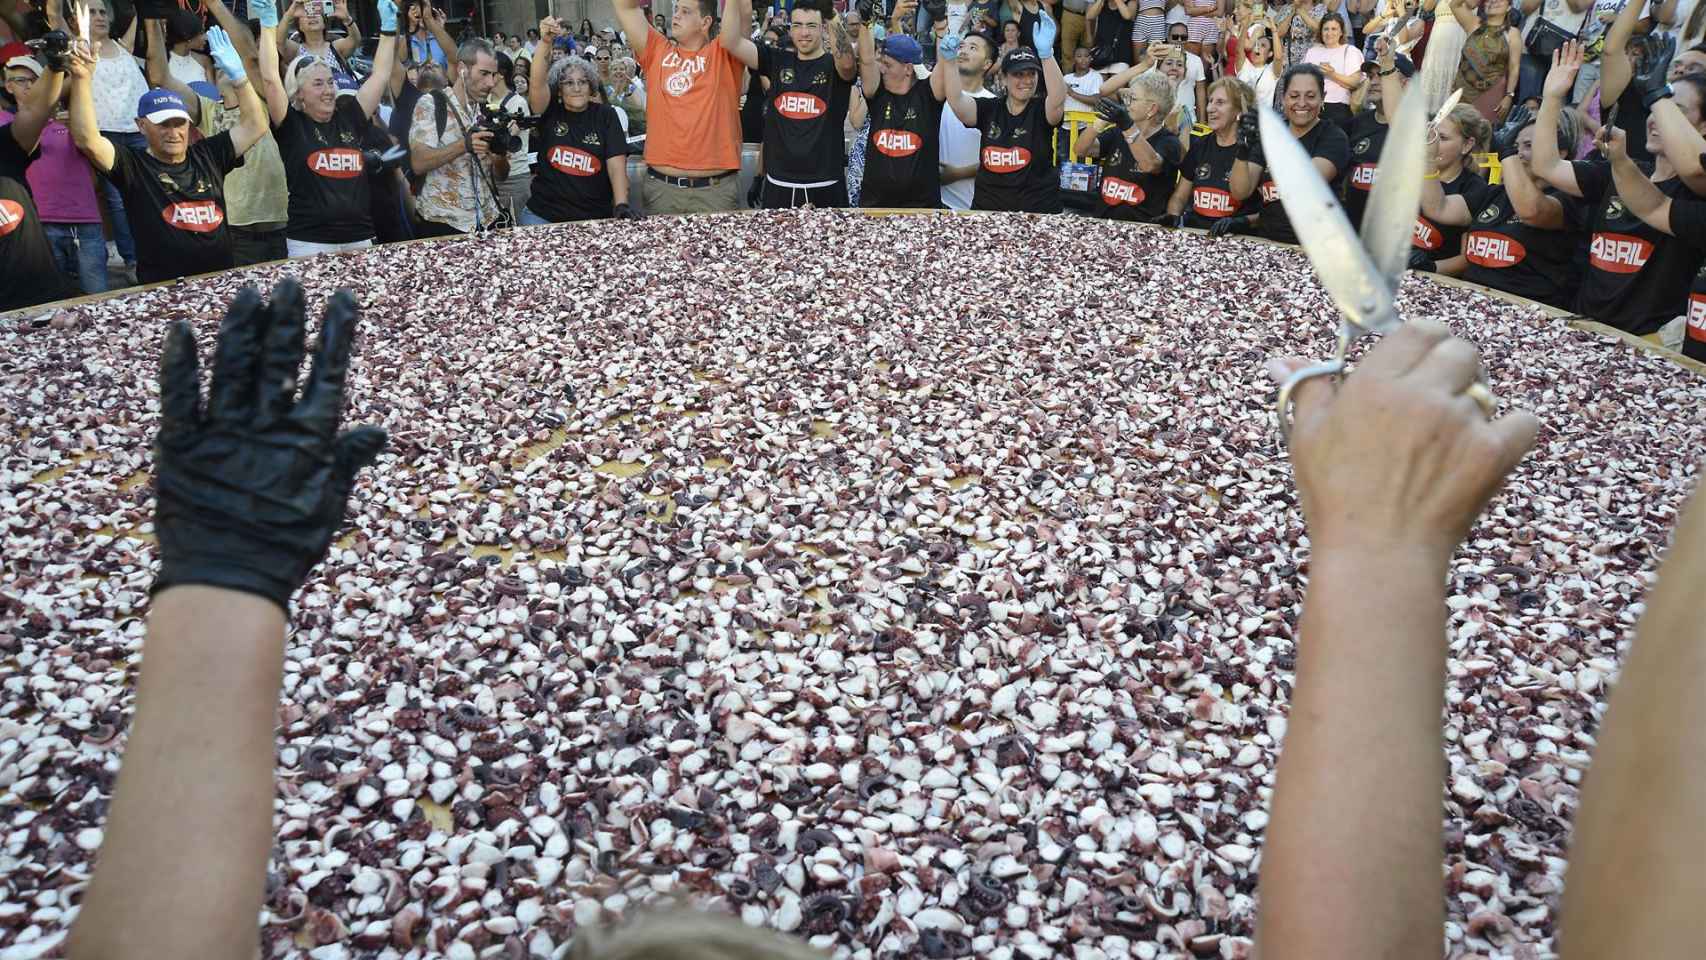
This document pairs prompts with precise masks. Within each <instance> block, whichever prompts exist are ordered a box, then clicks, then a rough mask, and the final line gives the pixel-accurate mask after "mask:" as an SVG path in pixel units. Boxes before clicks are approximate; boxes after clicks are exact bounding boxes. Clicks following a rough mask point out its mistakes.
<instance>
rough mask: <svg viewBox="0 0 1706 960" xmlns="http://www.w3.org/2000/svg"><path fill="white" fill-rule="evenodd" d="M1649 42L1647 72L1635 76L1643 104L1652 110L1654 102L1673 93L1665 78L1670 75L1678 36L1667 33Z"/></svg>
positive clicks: (1636, 86)
mask: <svg viewBox="0 0 1706 960" xmlns="http://www.w3.org/2000/svg"><path fill="white" fill-rule="evenodd" d="M1649 42H1650V44H1651V45H1650V47H1649V49H1648V52H1647V63H1646V72H1645V73H1642V74H1641V75H1640V76H1638V77H1636V78H1635V88H1636V89H1637V90H1640V91H1641V104H1642V106H1645V107H1646V108H1647V109H1648V110H1652V109H1653V104H1655V103H1658V102H1659V101H1660V100H1663V99H1664V98H1666V97H1668V96H1670V95H1671V89H1670V84H1669V83H1667V82H1666V80H1665V78H1666V77H1667V76H1668V75H1669V68H1670V61H1671V58H1672V57H1674V56H1676V38H1675V37H1673V36H1670V35H1669V34H1665V35H1664V36H1662V37H1659V38H1656V39H1650V41H1649Z"/></svg>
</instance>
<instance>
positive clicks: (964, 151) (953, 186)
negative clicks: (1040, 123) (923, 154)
mask: <svg viewBox="0 0 1706 960" xmlns="http://www.w3.org/2000/svg"><path fill="white" fill-rule="evenodd" d="M972 96H974V97H980V98H982V97H993V96H995V93H994V92H993V91H990V90H979V91H978V92H976V93H973V94H972ZM938 133H939V135H940V139H941V142H940V143H939V144H938V146H937V150H938V151H939V154H938V157H937V159H938V160H939V161H940V162H941V163H942V165H943V166H949V167H965V166H971V165H973V164H975V163H977V155H978V151H979V150H980V149H981V148H982V147H983V132H982V131H981V130H977V129H975V128H973V127H968V126H966V125H965V124H963V123H961V122H960V118H959V117H958V116H956V115H955V114H954V111H953V109H952V108H949V109H947V110H943V111H942V126H941V129H940V130H939V131H938ZM976 192H977V178H976V177H975V176H973V177H968V178H966V179H964V180H956V181H954V182H953V183H944V184H942V203H943V204H944V205H945V206H947V208H948V209H949V210H970V209H971V201H972V197H973V196H974V195H975V194H976Z"/></svg>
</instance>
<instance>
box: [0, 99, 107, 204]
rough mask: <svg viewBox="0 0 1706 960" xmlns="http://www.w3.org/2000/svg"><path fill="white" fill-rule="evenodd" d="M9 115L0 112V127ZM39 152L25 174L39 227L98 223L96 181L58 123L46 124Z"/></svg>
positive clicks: (86, 163) (9, 120)
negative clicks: (33, 197)
mask: <svg viewBox="0 0 1706 960" xmlns="http://www.w3.org/2000/svg"><path fill="white" fill-rule="evenodd" d="M10 122H12V115H11V114H10V113H7V112H6V111H4V110H0V123H10ZM40 150H41V152H40V153H39V154H37V155H36V158H35V160H34V161H32V162H31V163H30V166H29V169H28V170H25V171H24V177H25V178H26V179H28V180H29V182H30V192H31V193H32V194H34V195H35V201H36V212H37V213H38V214H39V215H40V216H41V222H42V223H100V222H101V211H100V208H99V207H97V206H95V180H94V174H93V172H92V171H90V169H89V161H88V160H87V159H85V158H84V157H83V154H81V153H79V152H78V151H77V147H76V145H75V144H73V143H72V142H71V130H70V128H68V127H66V126H65V124H63V123H60V122H59V121H58V120H49V121H48V122H47V128H46V129H45V130H43V131H42V132H41V147H40Z"/></svg>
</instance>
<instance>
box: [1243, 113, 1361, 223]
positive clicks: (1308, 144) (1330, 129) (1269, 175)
mask: <svg viewBox="0 0 1706 960" xmlns="http://www.w3.org/2000/svg"><path fill="white" fill-rule="evenodd" d="M1299 142H1300V143H1302V144H1303V150H1304V152H1306V153H1308V154H1309V156H1310V158H1311V159H1314V158H1317V157H1319V158H1320V159H1322V160H1325V161H1327V162H1328V163H1331V164H1332V165H1333V170H1334V171H1335V172H1334V174H1333V179H1332V181H1331V182H1330V183H1328V184H1327V189H1328V190H1330V191H1332V192H1333V193H1335V194H1337V193H1339V192H1340V191H1339V185H1340V184H1341V183H1343V182H1344V179H1345V171H1346V170H1347V168H1349V166H1350V160H1351V142H1350V138H1348V137H1346V136H1345V131H1344V128H1343V127H1340V126H1339V125H1338V124H1336V123H1334V122H1332V121H1331V120H1328V119H1326V118H1322V119H1320V120H1318V121H1316V123H1315V126H1313V127H1310V128H1309V132H1308V133H1305V134H1304V135H1303V136H1302V137H1301V138H1299ZM1250 161H1251V162H1252V163H1256V164H1259V165H1260V166H1261V167H1262V182H1261V183H1260V184H1259V185H1258V186H1257V187H1256V189H1257V190H1258V191H1260V192H1261V197H1262V219H1261V220H1259V221H1257V224H1256V233H1257V235H1258V236H1262V237H1266V238H1267V239H1269V240H1277V241H1279V242H1281V243H1296V242H1297V233H1296V231H1294V230H1292V229H1291V218H1290V217H1288V216H1286V215H1285V205H1284V204H1282V203H1280V195H1279V187H1278V186H1277V185H1275V183H1274V173H1273V171H1272V170H1269V169H1268V168H1267V166H1268V164H1267V158H1266V157H1265V156H1263V154H1262V151H1261V149H1260V148H1259V147H1258V148H1257V149H1256V150H1255V151H1254V152H1253V153H1252V154H1251V156H1250Z"/></svg>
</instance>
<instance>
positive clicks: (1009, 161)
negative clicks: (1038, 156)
mask: <svg viewBox="0 0 1706 960" xmlns="http://www.w3.org/2000/svg"><path fill="white" fill-rule="evenodd" d="M1030 165H1031V151H1029V150H1026V149H1025V148H1024V147H993V146H992V147H984V148H983V169H985V170H988V171H989V172H990V173H1018V172H1019V171H1020V170H1023V169H1025V168H1026V167H1028V166H1030Z"/></svg>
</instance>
